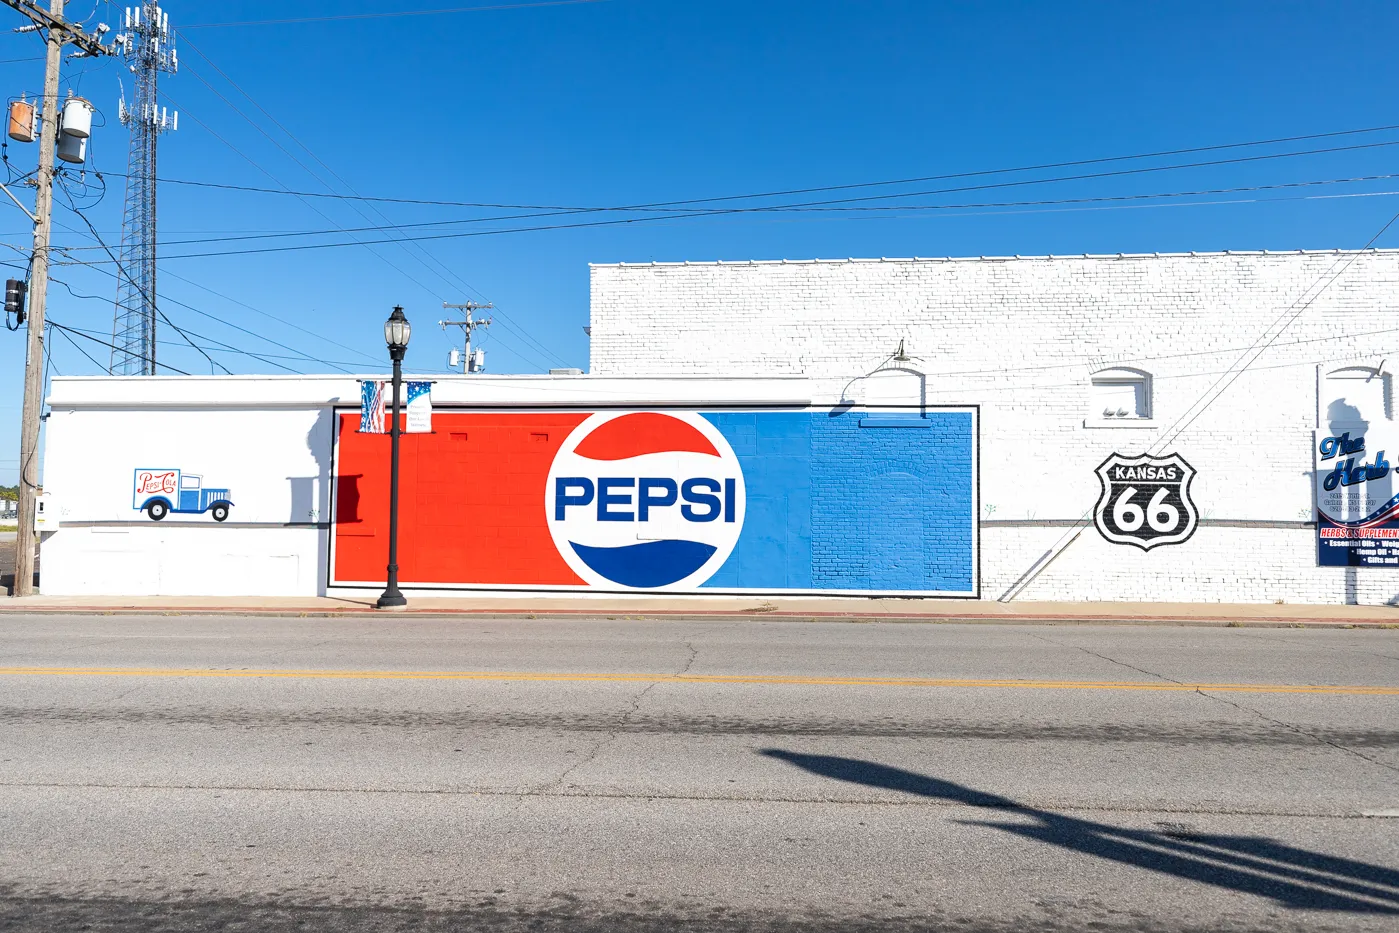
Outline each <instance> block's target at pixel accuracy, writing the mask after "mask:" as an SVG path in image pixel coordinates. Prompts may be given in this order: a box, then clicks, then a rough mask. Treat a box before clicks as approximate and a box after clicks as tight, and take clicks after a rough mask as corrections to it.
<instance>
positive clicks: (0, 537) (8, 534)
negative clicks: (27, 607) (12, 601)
mask: <svg viewBox="0 0 1399 933" xmlns="http://www.w3.org/2000/svg"><path fill="white" fill-rule="evenodd" d="M34 560H35V562H36V564H37V562H38V560H39V555H38V554H35V555H34ZM14 573H15V533H14V532H13V531H0V597H3V596H4V595H6V594H7V593H8V592H9V587H10V586H11V585H12V584H13V581H14Z"/></svg>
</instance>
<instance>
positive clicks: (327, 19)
mask: <svg viewBox="0 0 1399 933" xmlns="http://www.w3.org/2000/svg"><path fill="white" fill-rule="evenodd" d="M606 2H608V0H540V2H535V3H498V4H495V5H493V6H459V7H449V8H447V9H437V10H396V11H393V12H389V13H343V14H340V15H336V16H302V17H298V18H296V19H250V20H242V21H241V22H228V23H193V24H191V25H189V26H181V27H180V32H184V31H185V30H186V29H218V28H223V27H227V26H292V25H297V24H300V23H337V22H344V21H346V20H359V19H390V18H394V17H400V16H441V15H445V14H449V13H488V12H494V11H497V10H531V9H537V8H539V7H552V6H579V5H581V4H585V3H606Z"/></svg>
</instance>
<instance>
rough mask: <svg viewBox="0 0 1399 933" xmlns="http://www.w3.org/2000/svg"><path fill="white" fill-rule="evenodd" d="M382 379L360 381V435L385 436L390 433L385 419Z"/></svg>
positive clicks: (383, 383)
mask: <svg viewBox="0 0 1399 933" xmlns="http://www.w3.org/2000/svg"><path fill="white" fill-rule="evenodd" d="M386 385H387V383H385V382H384V381H383V380H381V379H364V380H361V381H360V384H359V392H360V405H359V433H361V434H384V433H386V432H387V431H388V428H387V427H386V425H385V419H384V387H385V386H386Z"/></svg>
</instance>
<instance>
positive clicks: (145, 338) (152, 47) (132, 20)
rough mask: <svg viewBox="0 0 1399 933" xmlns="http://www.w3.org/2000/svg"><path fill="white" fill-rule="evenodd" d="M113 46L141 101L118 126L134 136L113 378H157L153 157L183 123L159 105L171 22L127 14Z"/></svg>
mask: <svg viewBox="0 0 1399 933" xmlns="http://www.w3.org/2000/svg"><path fill="white" fill-rule="evenodd" d="M116 44H117V47H118V49H119V50H120V54H121V56H122V57H123V58H124V59H125V60H126V61H127V63H128V65H129V67H130V68H131V73H132V74H133V75H135V76H136V82H135V83H136V99H135V101H134V102H133V103H132V105H131V106H130V107H128V106H127V105H126V95H125V93H124V92H123V94H122V100H121V104H120V107H119V111H118V112H119V114H120V116H121V122H122V123H124V124H125V125H126V126H127V128H128V129H129V130H130V131H131V150H130V153H129V155H128V156H127V161H126V208H125V212H124V213H123V215H122V224H121V268H120V269H118V270H116V271H117V307H116V319H115V320H114V321H113V324H112V347H113V349H112V364H111V367H110V368H109V370H108V371H109V372H110V373H111V374H112V375H114V376H153V375H155V319H156V306H155V301H156V296H155V150H156V141H157V140H159V139H160V135H161V134H162V133H164V132H166V131H167V130H172V129H179V126H180V115H179V114H178V113H175V114H173V115H172V114H170V113H169V112H168V111H167V110H166V108H164V107H162V106H160V104H159V103H158V102H157V99H156V81H157V79H158V78H159V76H160V73H161V72H169V73H170V74H174V73H175V72H176V71H177V70H178V69H179V65H180V59H179V56H178V55H176V54H175V49H174V48H173V47H172V46H171V44H170V14H168V13H166V12H165V11H163V10H162V9H161V8H160V7H159V6H157V5H156V4H155V3H153V2H146V3H142V4H141V5H140V6H138V7H128V8H127V10H126V19H125V28H124V29H123V31H122V32H121V33H120V34H119V35H118V36H117V38H116Z"/></svg>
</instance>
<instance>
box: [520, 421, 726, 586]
mask: <svg viewBox="0 0 1399 933" xmlns="http://www.w3.org/2000/svg"><path fill="white" fill-rule="evenodd" d="M743 499H744V495H743V470H742V468H741V467H740V465H739V462H738V457H737V456H735V454H734V452H733V449H732V448H731V447H730V446H729V443H728V441H727V440H725V439H724V436H723V435H722V434H721V433H720V432H719V430H718V429H717V428H716V427H715V426H714V425H713V424H711V423H710V422H709V421H706V420H705V419H704V418H702V417H700V416H699V415H697V414H690V413H685V414H671V413H660V412H632V413H627V414H606V413H599V414H595V415H592V416H591V417H589V418H588V419H587V420H586V421H584V422H583V423H582V424H580V425H579V426H578V427H577V428H575V429H574V431H573V433H572V434H570V435H569V436H568V438H567V439H566V440H565V441H564V444H563V447H561V448H560V449H559V452H558V453H557V454H556V455H555V456H554V462H553V465H552V466H551V467H550V469H549V481H548V483H547V485H546V486H545V496H544V511H545V513H546V515H547V516H548V520H549V531H550V533H551V534H552V535H553V538H554V545H555V546H556V547H557V548H558V549H559V553H561V554H562V555H563V556H564V560H565V561H567V562H568V564H569V566H570V567H572V568H573V570H574V571H575V572H577V574H578V575H579V576H580V577H582V578H583V579H584V580H587V581H588V582H589V583H591V584H593V585H595V586H607V585H619V586H625V587H633V588H642V589H654V588H661V587H665V588H679V589H684V588H686V587H691V586H698V585H700V584H702V583H703V582H704V581H705V580H707V579H708V578H709V577H710V576H711V575H712V574H713V572H714V571H715V570H717V569H719V567H720V565H722V564H723V563H724V561H725V560H726V559H727V558H728V556H729V554H730V553H732V551H733V548H734V545H735V544H737V543H738V539H739V535H740V534H741V533H742V530H743Z"/></svg>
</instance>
